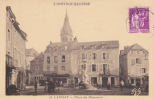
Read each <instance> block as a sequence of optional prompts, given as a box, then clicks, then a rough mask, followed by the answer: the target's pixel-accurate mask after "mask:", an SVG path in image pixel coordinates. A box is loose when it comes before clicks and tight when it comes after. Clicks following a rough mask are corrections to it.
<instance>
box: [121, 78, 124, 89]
mask: <svg viewBox="0 0 154 100" xmlns="http://www.w3.org/2000/svg"><path fill="white" fill-rule="evenodd" d="M120 87H121V91H123V87H124V81H123V80H121V82H120Z"/></svg>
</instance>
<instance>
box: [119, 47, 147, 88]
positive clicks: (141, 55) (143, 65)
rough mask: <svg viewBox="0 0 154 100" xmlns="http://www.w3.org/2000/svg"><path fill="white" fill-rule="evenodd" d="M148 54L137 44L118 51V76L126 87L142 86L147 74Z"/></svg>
mask: <svg viewBox="0 0 154 100" xmlns="http://www.w3.org/2000/svg"><path fill="white" fill-rule="evenodd" d="M148 56H149V53H148V51H147V50H145V49H144V48H143V47H141V46H140V45H138V44H134V45H131V46H125V47H124V50H121V51H120V60H119V61H120V70H121V71H120V76H121V79H123V80H124V82H125V83H126V85H130V84H131V85H133V86H140V85H142V84H144V80H145V76H148V73H149V59H148Z"/></svg>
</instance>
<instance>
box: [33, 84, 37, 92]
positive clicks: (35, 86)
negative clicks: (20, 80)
mask: <svg viewBox="0 0 154 100" xmlns="http://www.w3.org/2000/svg"><path fill="white" fill-rule="evenodd" d="M34 88H35V92H36V91H37V82H35V84H34Z"/></svg>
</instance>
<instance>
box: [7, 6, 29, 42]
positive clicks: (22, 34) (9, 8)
mask: <svg viewBox="0 0 154 100" xmlns="http://www.w3.org/2000/svg"><path fill="white" fill-rule="evenodd" d="M6 10H7V11H8V12H9V14H10V17H11V18H12V23H13V26H14V28H15V29H16V30H17V31H18V33H19V34H20V36H21V37H22V38H23V39H24V40H25V41H27V39H26V37H27V34H26V33H25V32H24V31H22V30H21V29H20V27H19V23H18V22H17V20H16V17H15V15H14V14H13V12H12V10H11V7H10V6H7V7H6Z"/></svg>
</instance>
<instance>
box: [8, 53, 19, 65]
mask: <svg viewBox="0 0 154 100" xmlns="http://www.w3.org/2000/svg"><path fill="white" fill-rule="evenodd" d="M6 66H7V67H10V68H15V67H18V62H17V60H15V59H14V58H12V57H11V56H10V55H7V54H6Z"/></svg>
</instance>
